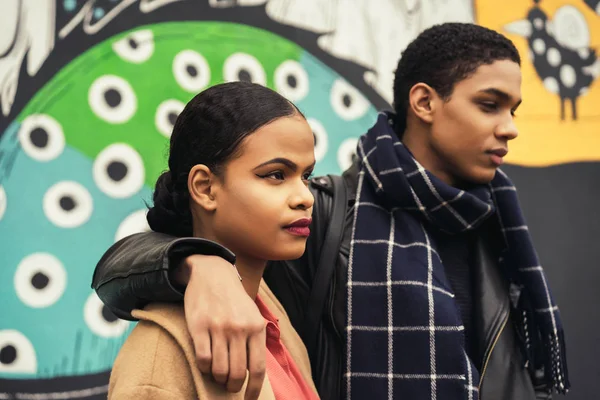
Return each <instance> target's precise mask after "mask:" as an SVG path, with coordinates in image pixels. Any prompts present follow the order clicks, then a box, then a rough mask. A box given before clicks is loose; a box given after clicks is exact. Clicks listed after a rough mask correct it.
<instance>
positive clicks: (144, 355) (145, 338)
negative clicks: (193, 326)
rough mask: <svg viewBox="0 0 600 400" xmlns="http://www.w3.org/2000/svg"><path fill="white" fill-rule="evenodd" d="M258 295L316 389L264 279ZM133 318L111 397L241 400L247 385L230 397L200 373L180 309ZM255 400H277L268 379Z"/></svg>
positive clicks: (153, 308) (158, 308)
mask: <svg viewBox="0 0 600 400" xmlns="http://www.w3.org/2000/svg"><path fill="white" fill-rule="evenodd" d="M258 293H259V296H260V297H261V299H262V300H263V302H264V303H265V304H266V305H267V307H268V308H269V310H270V311H271V312H272V313H273V315H275V316H276V317H277V318H279V328H280V331H281V341H282V342H283V344H284V345H285V347H286V348H287V350H288V351H289V353H290V355H291V357H292V358H293V359H294V361H295V362H296V365H297V366H298V369H299V370H300V372H301V373H302V376H303V377H304V379H305V380H306V382H307V383H308V384H309V385H310V387H312V388H313V390H315V388H314V384H313V381H312V378H311V373H310V363H309V360H308V355H307V353H306V348H305V347H304V344H303V343H302V341H301V340H300V337H299V336H298V334H297V333H296V331H295V330H294V328H292V325H291V323H290V320H289V318H288V317H287V314H286V313H285V311H284V309H283V307H282V306H281V304H280V303H279V301H277V299H276V298H275V295H274V294H273V293H272V292H271V290H269V288H268V287H267V285H266V284H265V283H264V281H263V282H261V285H260V289H259V292H258ZM132 314H133V316H134V317H136V318H138V319H139V320H140V322H139V323H138V324H137V326H136V327H135V328H134V329H133V331H132V332H131V335H130V336H129V338H127V341H126V342H125V344H124V345H123V347H122V348H121V351H120V352H119V355H118V356H117V359H116V361H115V364H114V366H113V370H112V374H111V377H110V384H109V389H108V398H109V399H113V400H122V399H141V400H150V399H164V400H171V399H173V400H175V399H243V398H244V392H245V387H246V383H247V381H246V383H244V388H243V389H242V390H241V391H240V392H239V393H228V392H227V391H226V390H225V389H224V387H223V386H222V385H218V384H216V383H215V382H214V381H213V380H212V378H211V377H210V376H207V375H204V374H202V373H201V372H200V371H199V370H198V368H197V367H196V363H195V356H194V347H193V344H192V339H191V337H190V335H189V333H188V330H187V325H186V322H185V315H184V311H183V306H182V305H177V304H151V305H149V306H148V307H146V309H145V310H135V311H134V312H133V313H132ZM315 391H316V390H315ZM259 399H260V400H275V395H274V394H273V389H272V388H271V384H270V383H269V379H268V377H265V380H264V383H263V387H262V391H261V393H260V397H259Z"/></svg>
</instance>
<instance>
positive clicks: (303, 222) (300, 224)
mask: <svg viewBox="0 0 600 400" xmlns="http://www.w3.org/2000/svg"><path fill="white" fill-rule="evenodd" d="M311 222H312V218H300V219H297V220H296V221H294V222H292V223H291V224H289V225H286V226H284V228H306V227H308V226H309V225H310V224H311Z"/></svg>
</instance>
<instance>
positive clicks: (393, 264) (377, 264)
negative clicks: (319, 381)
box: [345, 113, 569, 400]
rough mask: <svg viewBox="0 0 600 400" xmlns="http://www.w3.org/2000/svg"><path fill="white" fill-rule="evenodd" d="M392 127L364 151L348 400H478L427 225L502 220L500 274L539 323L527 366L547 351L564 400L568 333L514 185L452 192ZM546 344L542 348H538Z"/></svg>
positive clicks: (352, 266) (368, 138)
mask: <svg viewBox="0 0 600 400" xmlns="http://www.w3.org/2000/svg"><path fill="white" fill-rule="evenodd" d="M390 118H392V116H391V115H390V114H385V113H382V114H380V115H379V117H378V120H377V123H376V125H375V126H374V127H373V128H371V130H370V131H369V132H368V133H367V134H366V135H364V136H363V137H362V138H361V140H360V141H359V144H358V155H359V158H360V159H361V169H360V174H359V181H358V190H357V197H356V205H355V214H354V218H355V220H354V228H353V233H352V244H351V250H350V262H349V266H348V326H347V366H346V368H347V369H346V381H345V384H346V390H347V399H384V398H388V399H392V398H406V399H438V400H441V399H448V400H455V399H456V400H458V399H460V400H462V399H469V400H471V399H473V400H476V399H478V386H479V373H478V371H477V369H476V368H475V367H474V364H473V362H472V361H471V360H470V359H469V357H468V356H467V354H466V352H465V348H464V347H465V344H464V327H463V325H462V322H461V318H460V314H459V311H458V308H457V305H456V303H455V301H454V295H453V291H452V288H451V287H450V284H449V282H448V280H447V278H446V276H445V273H444V267H443V265H442V263H441V260H440V258H439V256H438V253H437V252H436V249H435V245H434V244H433V243H432V241H431V239H430V237H429V235H428V233H427V231H426V230H425V228H424V226H423V222H424V221H428V222H429V223H431V224H433V225H434V226H436V227H438V228H439V229H442V230H444V231H446V232H449V233H459V232H463V231H468V230H470V229H475V228H477V227H478V226H480V225H481V223H482V222H483V221H484V220H485V219H486V218H488V217H490V216H492V215H496V217H497V218H498V219H499V221H500V224H499V226H501V229H502V233H503V235H504V238H505V244H506V248H505V250H504V251H503V254H502V257H501V259H500V265H501V267H502V268H504V269H506V272H507V276H512V277H516V279H518V283H519V285H520V286H521V287H522V294H521V296H525V298H526V299H527V301H526V302H520V303H519V304H529V306H522V307H523V309H520V310H518V311H519V312H521V313H525V314H526V315H528V316H529V320H530V323H528V324H525V325H526V326H524V327H522V328H523V329H525V332H527V335H526V336H527V337H528V338H530V339H529V340H528V341H527V343H526V344H524V346H523V349H524V351H525V353H526V356H527V357H530V356H531V352H533V347H534V346H538V345H539V346H540V347H539V348H542V349H543V354H544V361H545V364H544V365H545V369H546V371H549V372H550V373H547V374H546V375H548V376H549V379H551V382H549V383H550V384H551V385H552V386H554V388H555V389H556V390H557V391H559V392H564V391H565V390H566V388H568V385H569V383H568V378H567V371H566V362H565V353H564V351H565V349H564V340H563V330H562V324H561V321H560V316H559V312H558V308H557V306H556V304H555V303H554V301H553V299H552V296H551V294H550V291H549V289H548V284H547V280H546V277H545V275H544V272H543V270H542V267H541V266H540V263H539V261H538V257H537V255H536V252H535V250H534V248H533V244H532V241H531V237H530V235H529V231H528V229H527V225H526V224H525V220H524V218H523V215H522V213H521V209H520V206H519V203H518V200H517V194H516V190H515V187H514V186H513V184H512V182H511V181H510V180H509V179H508V177H507V176H506V175H505V174H504V173H503V172H502V171H500V170H498V172H497V173H496V176H495V177H494V179H493V180H492V182H491V183H490V184H489V185H480V186H476V187H474V188H472V189H469V190H467V191H464V190H460V189H456V188H454V187H451V186H449V185H447V184H445V183H443V182H442V181H440V180H439V179H438V178H436V177H435V176H433V175H431V174H430V173H429V172H428V171H426V170H425V169H424V168H423V167H422V166H421V165H420V164H419V163H418V162H417V161H416V160H415V159H414V158H413V157H412V155H411V153H410V152H409V151H408V149H406V147H405V146H404V145H403V144H402V143H401V142H400V141H399V140H398V138H397V136H396V135H395V133H394V131H393V129H392V127H391V123H390ZM507 295H508V293H507ZM531 322H533V323H531ZM534 329H535V330H536V331H537V332H533V331H531V332H528V331H527V330H534ZM538 337H539V338H541V339H540V341H539V343H534V340H533V339H531V338H538ZM536 348H537V347H536ZM527 353H530V354H527Z"/></svg>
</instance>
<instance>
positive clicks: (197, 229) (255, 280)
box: [193, 223, 267, 300]
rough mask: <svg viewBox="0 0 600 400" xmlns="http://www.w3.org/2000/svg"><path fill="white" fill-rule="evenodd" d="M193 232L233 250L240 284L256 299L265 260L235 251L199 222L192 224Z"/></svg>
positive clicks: (265, 263)
mask: <svg viewBox="0 0 600 400" xmlns="http://www.w3.org/2000/svg"><path fill="white" fill-rule="evenodd" d="M203 228H204V229H203ZM193 234H194V236H195V237H199V238H203V239H207V240H212V241H213V242H217V243H219V244H220V245H222V246H225V247H227V248H229V250H231V251H233V252H234V254H235V256H236V262H235V267H236V268H237V271H238V273H239V274H240V277H241V278H242V286H244V289H245V290H246V293H248V296H250V297H251V298H252V299H253V300H254V299H256V295H257V294H258V288H259V286H260V281H261V279H262V276H263V272H264V271H265V267H266V266H267V261H266V260H258V259H256V258H254V257H250V256H247V255H244V254H242V253H241V252H237V251H236V249H234V248H231V247H229V246H227V244H226V243H223V242H222V241H220V240H219V238H218V237H217V235H215V234H214V232H212V230H210V229H206V227H202V226H201V225H200V224H197V223H195V224H194V229H193Z"/></svg>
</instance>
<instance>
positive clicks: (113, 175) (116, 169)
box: [106, 161, 127, 182]
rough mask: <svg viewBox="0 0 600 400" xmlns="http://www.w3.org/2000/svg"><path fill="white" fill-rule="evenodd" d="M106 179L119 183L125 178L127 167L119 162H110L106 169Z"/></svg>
mask: <svg viewBox="0 0 600 400" xmlns="http://www.w3.org/2000/svg"><path fill="white" fill-rule="evenodd" d="M106 173H107V174H108V177H109V178H110V179H112V180H113V181H115V182H120V181H121V180H123V178H125V177H126V176H127V165H125V163H123V162H121V161H112V162H111V163H110V164H108V167H106Z"/></svg>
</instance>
